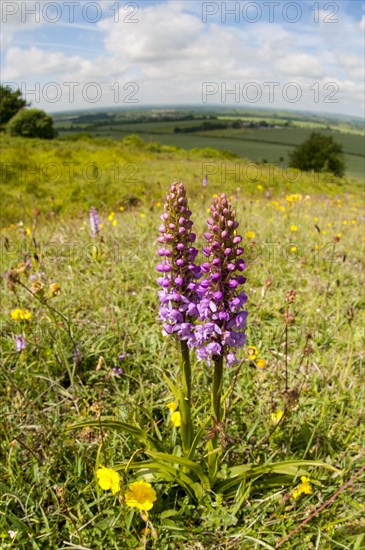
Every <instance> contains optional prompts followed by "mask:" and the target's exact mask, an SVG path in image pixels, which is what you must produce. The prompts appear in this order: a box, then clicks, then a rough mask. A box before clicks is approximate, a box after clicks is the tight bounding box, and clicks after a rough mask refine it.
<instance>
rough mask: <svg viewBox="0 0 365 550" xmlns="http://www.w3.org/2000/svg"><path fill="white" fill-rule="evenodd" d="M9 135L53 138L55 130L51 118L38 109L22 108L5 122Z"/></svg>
mask: <svg viewBox="0 0 365 550" xmlns="http://www.w3.org/2000/svg"><path fill="white" fill-rule="evenodd" d="M7 131H8V133H9V134H10V135H11V136H20V137H28V138H41V139H53V138H54V137H55V136H56V131H55V130H54V128H53V119H52V117H51V116H49V115H47V113H45V112H44V111H41V110H40V109H24V110H21V111H19V112H18V113H17V114H16V115H15V116H14V117H13V118H12V119H11V120H10V121H9V122H8V124H7Z"/></svg>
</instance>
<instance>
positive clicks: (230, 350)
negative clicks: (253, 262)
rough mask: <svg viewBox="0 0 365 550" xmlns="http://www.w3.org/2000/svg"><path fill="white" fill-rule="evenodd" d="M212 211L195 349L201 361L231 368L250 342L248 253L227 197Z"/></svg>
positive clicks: (198, 305) (204, 251) (219, 201)
mask: <svg viewBox="0 0 365 550" xmlns="http://www.w3.org/2000/svg"><path fill="white" fill-rule="evenodd" d="M210 210H211V217H210V218H209V219H208V222H207V225H208V232H206V233H205V234H204V237H205V239H206V240H207V244H208V246H205V247H204V248H203V254H204V256H205V257H206V262H204V263H203V264H202V265H201V271H202V272H203V273H205V274H206V277H205V278H204V279H203V280H202V281H201V282H200V284H199V287H198V289H197V294H198V297H199V302H198V304H197V308H198V312H199V321H200V324H198V325H197V326H196V329H195V340H196V342H195V345H196V347H197V348H198V357H199V358H200V359H205V360H208V361H209V360H210V359H213V360H216V359H217V358H218V357H221V356H224V357H226V361H227V365H228V366H230V365H232V364H233V363H235V362H237V358H236V353H235V350H236V349H237V348H240V347H242V346H243V345H244V344H245V341H246V336H245V333H244V329H245V326H246V319H247V311H243V310H242V307H243V305H244V304H245V303H246V301H247V296H246V294H245V293H244V292H243V291H240V290H239V287H240V286H241V285H242V284H243V283H245V281H246V278H245V277H244V276H243V275H241V272H242V271H243V270H244V269H245V267H246V266H245V264H244V261H243V260H242V259H241V258H240V256H241V255H242V254H243V252H244V250H243V248H242V247H241V241H242V237H241V236H239V235H237V232H236V229H237V227H238V222H237V221H236V220H235V218H236V213H235V211H234V210H232V207H231V205H230V203H229V202H228V200H227V197H226V195H225V194H224V193H223V194H221V195H220V197H216V198H215V199H214V200H213V204H212V206H211V208H210Z"/></svg>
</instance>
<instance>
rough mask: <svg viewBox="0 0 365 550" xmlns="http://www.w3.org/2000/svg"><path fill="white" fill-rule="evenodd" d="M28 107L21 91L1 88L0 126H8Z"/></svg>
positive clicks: (8, 87)
mask: <svg viewBox="0 0 365 550" xmlns="http://www.w3.org/2000/svg"><path fill="white" fill-rule="evenodd" d="M27 105H28V104H27V102H26V101H25V99H23V98H22V94H21V91H20V90H15V91H14V90H12V89H11V88H10V86H0V125H3V124H6V123H7V122H8V121H9V120H10V119H11V118H12V117H13V116H14V115H16V114H17V112H18V111H20V110H21V109H24V107H26V106H27Z"/></svg>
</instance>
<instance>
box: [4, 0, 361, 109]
mask: <svg viewBox="0 0 365 550" xmlns="http://www.w3.org/2000/svg"><path fill="white" fill-rule="evenodd" d="M1 12H2V13H1V18H2V39H1V45H2V54H1V56H2V59H1V61H2V81H3V83H9V84H10V85H11V86H14V87H15V86H18V87H20V88H21V89H22V91H23V94H24V95H25V96H26V97H27V99H28V100H29V101H31V102H32V104H33V106H34V107H39V108H42V109H45V110H47V111H49V112H55V111H62V110H73V109H90V108H96V107H97V108H100V107H116V106H118V105H122V106H126V107H128V106H138V105H149V104H162V105H174V104H193V105H199V104H202V105H206V106H209V105H235V106H237V107H254V108H260V107H270V108H274V109H295V110H309V111H315V112H327V113H342V114H351V115H357V116H364V89H363V82H364V54H363V52H364V21H365V19H364V2H363V1H362V0H341V1H336V2H328V1H325V2H315V1H313V0H310V1H306V0H298V1H296V2H295V1H285V0H282V1H279V0H276V1H275V0H268V1H265V0H261V1H241V2H238V1H233V2H232V1H231V2H221V1H219V2H218V1H216V2H205V1H199V2H198V1H195V0H191V1H186V0H185V1H181V0H177V1H168V0H165V1H158V0H157V1H156V0H154V1H150V0H144V1H135V2H134V1H133V2H128V1H126V2H124V1H120V0H119V1H115V0H94V1H88V0H78V1H72V0H71V1H69V2H63V1H51V0H42V1H41V0H39V1H38V2H37V1H34V0H2V3H1ZM31 90H33V92H31Z"/></svg>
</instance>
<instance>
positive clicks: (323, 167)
mask: <svg viewBox="0 0 365 550" xmlns="http://www.w3.org/2000/svg"><path fill="white" fill-rule="evenodd" d="M289 158H290V166H293V168H298V169H299V170H302V171H304V172H309V171H311V170H314V171H315V172H332V173H333V174H334V175H335V176H339V177H342V176H343V175H344V174H345V169H346V165H345V161H344V159H343V147H342V145H341V144H340V143H337V142H336V141H335V140H334V139H333V137H332V136H325V135H324V134H321V133H320V132H312V133H311V135H310V136H309V138H308V139H307V140H306V141H305V142H304V143H302V144H301V145H297V147H295V149H294V150H293V151H292V152H290V153H289Z"/></svg>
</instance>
